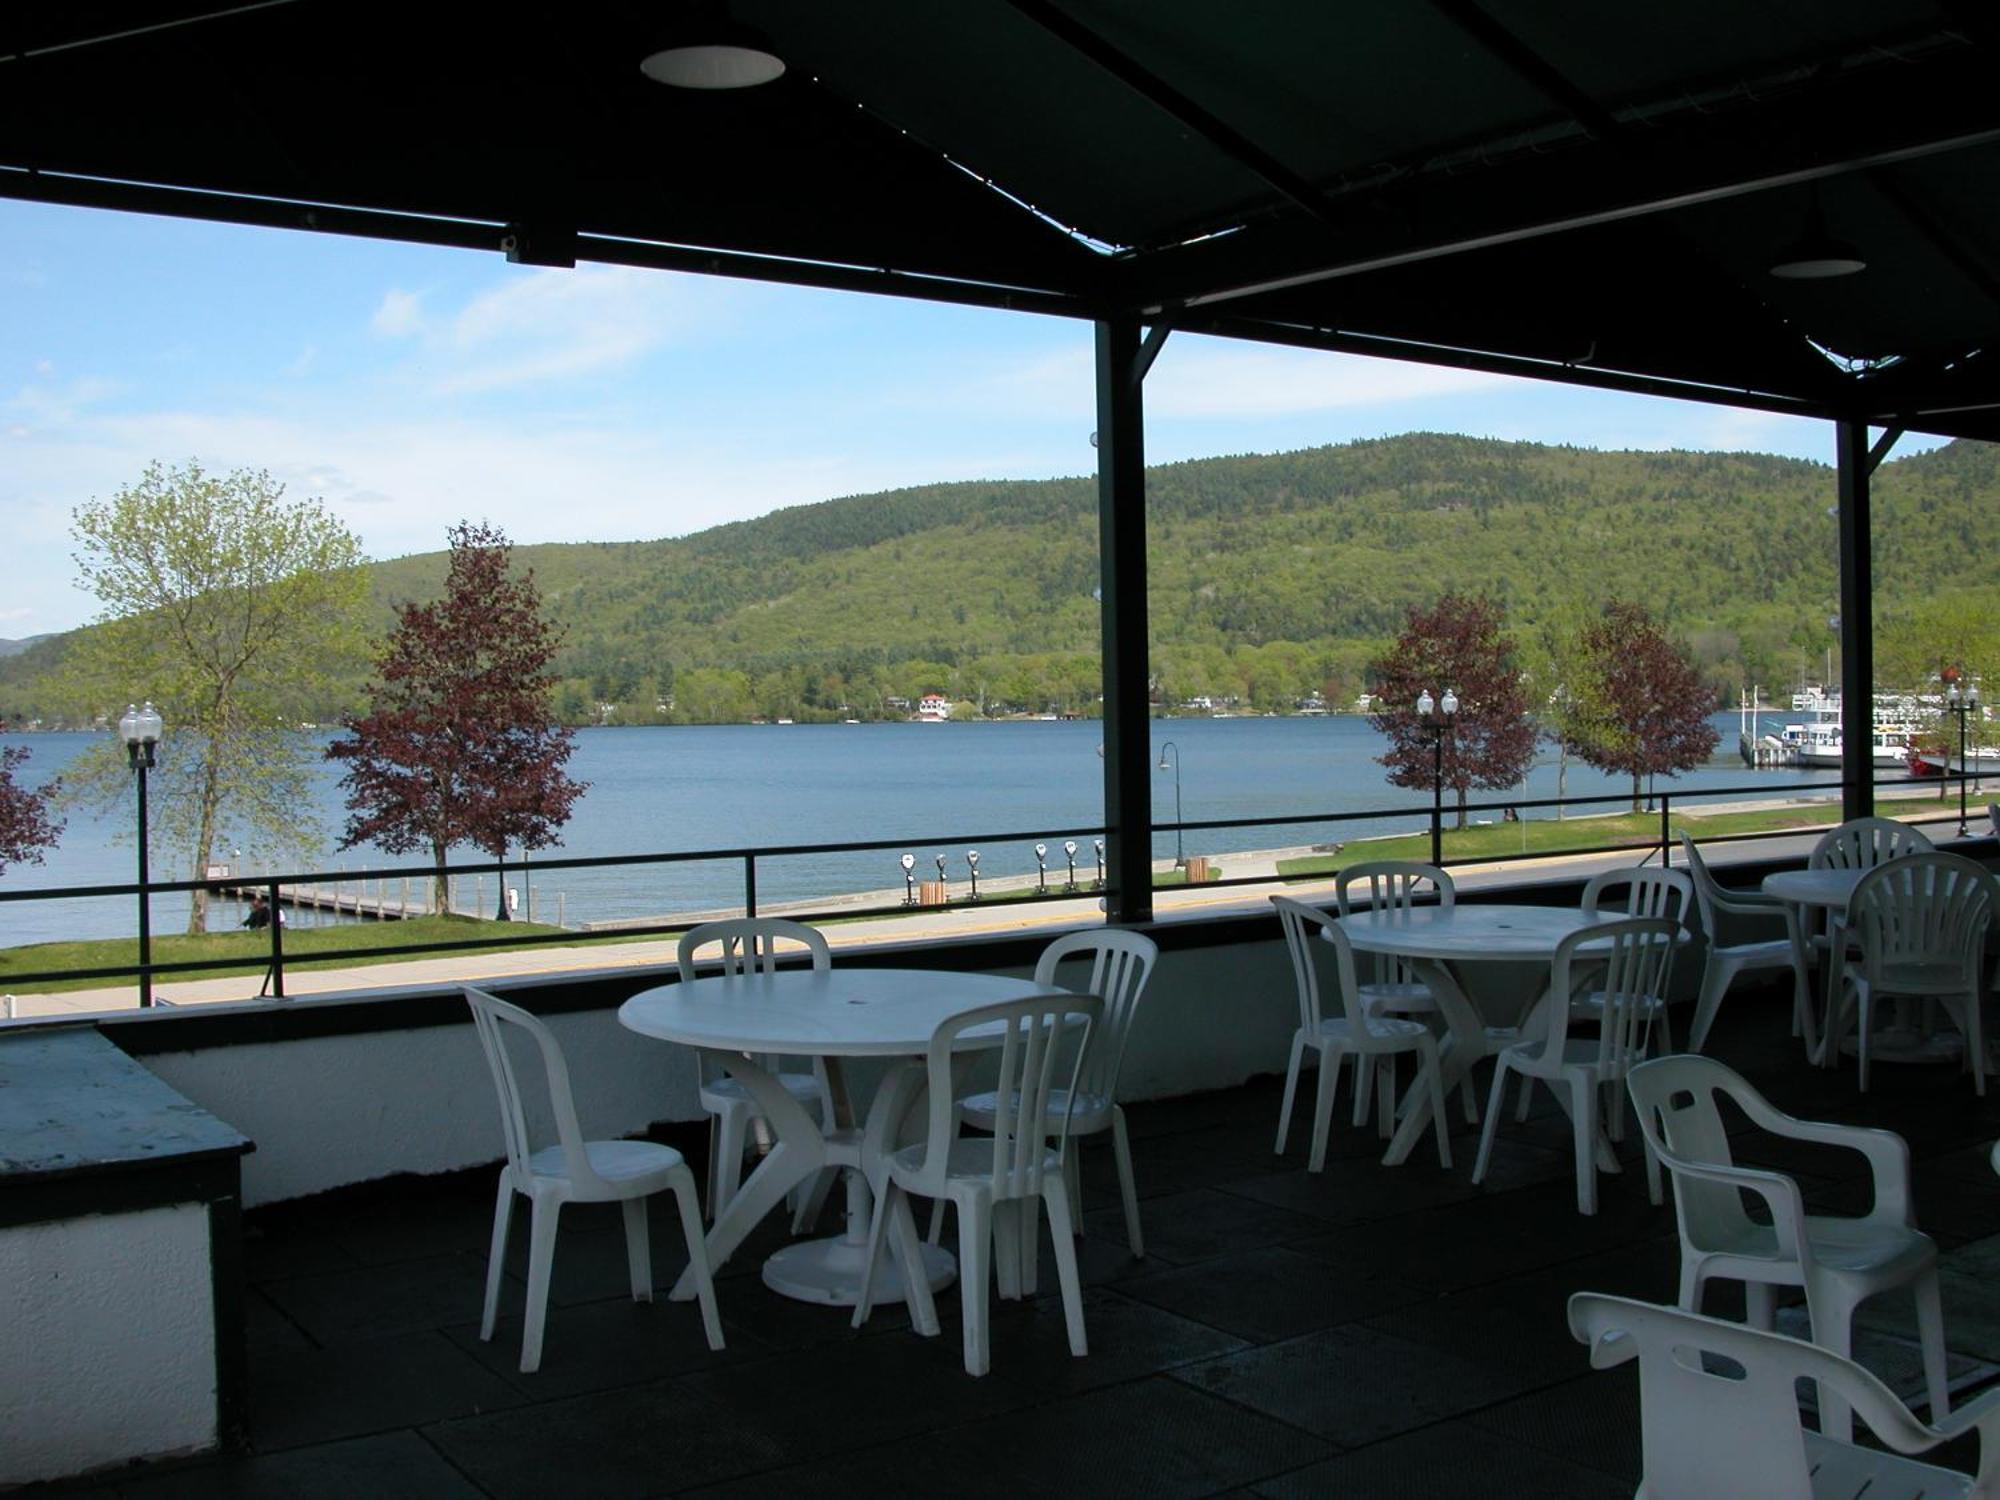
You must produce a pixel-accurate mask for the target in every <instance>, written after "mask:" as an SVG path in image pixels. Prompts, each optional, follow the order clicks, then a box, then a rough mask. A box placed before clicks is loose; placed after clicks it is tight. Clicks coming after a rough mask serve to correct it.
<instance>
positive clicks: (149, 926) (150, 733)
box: [118, 703, 164, 1008]
mask: <svg viewBox="0 0 2000 1500" xmlns="http://www.w3.org/2000/svg"><path fill="white" fill-rule="evenodd" d="M163 727H164V725H163V723H162V721H161V719H160V714H159V710H158V709H156V708H154V707H153V705H152V704H151V703H148V704H147V705H146V706H145V707H144V708H136V707H133V706H132V705H130V704H127V705H126V708H125V712H124V714H123V715H122V716H121V717H120V718H119V720H118V737H119V738H120V739H122V740H123V741H125V756H126V759H127V760H128V761H129V762H130V763H131V766H132V774H133V775H134V776H136V777H137V778H138V780H139V1004H140V1006H141V1007H142V1008H144V1007H148V1006H150V1005H152V1003H153V912H152V893H151V892H150V891H149V890H148V889H147V887H148V886H149V885H151V883H152V878H153V877H152V868H151V863H150V861H149V860H148V859H147V851H146V837H147V828H146V773H147V772H148V771H150V770H152V769H153V765H154V758H153V752H154V747H155V746H156V745H158V744H159V742H160V731H161V729H162V728H163Z"/></svg>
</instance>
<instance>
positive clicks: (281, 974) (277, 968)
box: [266, 880, 285, 1000]
mask: <svg viewBox="0 0 2000 1500" xmlns="http://www.w3.org/2000/svg"><path fill="white" fill-rule="evenodd" d="M266 899H267V900H268V902H269V904H270V908H271V972H270V974H269V976H268V977H269V979H270V982H271V998H272V999H273V1000H282V999H284V998H285V908H284V907H283V906H281V905H279V903H278V882H277V881H275V880H274V881H272V882H271V887H270V893H269V895H268V897H267V898H266Z"/></svg>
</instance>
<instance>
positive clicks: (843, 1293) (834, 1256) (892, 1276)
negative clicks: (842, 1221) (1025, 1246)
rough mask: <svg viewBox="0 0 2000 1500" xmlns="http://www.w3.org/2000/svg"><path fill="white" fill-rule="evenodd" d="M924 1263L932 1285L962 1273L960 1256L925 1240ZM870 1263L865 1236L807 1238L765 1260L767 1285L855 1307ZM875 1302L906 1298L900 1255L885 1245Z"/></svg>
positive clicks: (828, 1303) (787, 1293)
mask: <svg viewBox="0 0 2000 1500" xmlns="http://www.w3.org/2000/svg"><path fill="white" fill-rule="evenodd" d="M923 1255H924V1269H925V1270H926V1271H928V1272H929V1273H930V1274H929V1277H928V1279H929V1281H930V1284H931V1290H932V1291H933V1292H938V1291H942V1290H944V1288H946V1287H948V1286H950V1285H951V1284H952V1282H953V1280H954V1279H956V1277H957V1275H958V1262H957V1261H956V1260H954V1259H953V1258H952V1256H951V1254H950V1253H949V1252H948V1251H944V1250H940V1249H939V1248H938V1247H937V1246H935V1245H931V1244H926V1245H925V1246H924V1247H923ZM867 1263H868V1246H867V1244H866V1242H865V1241H864V1242H862V1243H859V1244H857V1243H856V1242H855V1241H853V1240H850V1239H848V1238H847V1237H846V1236H845V1235H840V1236H836V1237H835V1238H832V1239H824V1240H806V1241H804V1242H802V1243H800V1244H797V1245H787V1246H786V1247H785V1248H784V1249H782V1250H780V1251H778V1252H777V1253H776V1254H774V1255H772V1256H771V1258H770V1259H768V1260H766V1261H765V1262H764V1285H765V1286H767V1287H769V1288H770V1289H771V1290H772V1291H774V1292H777V1293H779V1294H780V1295H781V1296H786V1297H792V1298H796V1299H797V1300H798V1301H800V1302H816V1303H818V1304H819V1305H821V1306H822V1307H852V1306H854V1304H855V1303H857V1302H859V1301H860V1300H861V1276H862V1272H863V1271H864V1270H865V1269H866V1267H867ZM873 1300H874V1302H875V1305H876V1306H878V1307H880V1306H881V1305H883V1304H884V1303H890V1302H901V1301H902V1300H903V1272H902V1268H901V1267H900V1266H899V1265H898V1264H897V1263H896V1257H895V1256H894V1255H893V1254H890V1253H888V1252H887V1251H886V1248H885V1252H884V1254H883V1256H882V1264H881V1265H880V1266H879V1267H878V1268H877V1269H876V1272H875V1292H874V1299H873Z"/></svg>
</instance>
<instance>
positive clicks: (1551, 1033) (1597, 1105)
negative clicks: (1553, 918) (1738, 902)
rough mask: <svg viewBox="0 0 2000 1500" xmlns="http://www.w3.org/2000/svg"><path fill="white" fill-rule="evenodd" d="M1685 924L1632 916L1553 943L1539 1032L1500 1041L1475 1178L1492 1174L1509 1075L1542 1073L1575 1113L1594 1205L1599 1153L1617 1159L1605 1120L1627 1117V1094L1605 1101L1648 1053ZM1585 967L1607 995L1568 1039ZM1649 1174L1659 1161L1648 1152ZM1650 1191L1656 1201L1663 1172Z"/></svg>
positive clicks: (1580, 1178)
mask: <svg viewBox="0 0 2000 1500" xmlns="http://www.w3.org/2000/svg"><path fill="white" fill-rule="evenodd" d="M1679 933H1680V924H1679V923H1678V922H1674V921H1671V920H1669V919H1667V918H1665V917H1627V918H1624V919H1622V920H1619V921H1615V922H1604V923H1600V924H1599V925H1598V926H1596V927H1589V928H1585V929H1583V930H1581V931H1578V932H1573V933H1571V934H1570V935H1569V936H1568V937H1565V938H1564V939H1562V941H1561V942H1559V943H1557V944H1556V952H1555V959H1554V972H1553V979H1552V982H1551V984H1550V987H1549V998H1548V1001H1547V1003H1545V1004H1544V1005H1542V1006H1541V1007H1540V1011H1541V1016H1542V1023H1543V1031H1542V1034H1541V1035H1540V1036H1537V1037H1531V1038H1529V1039H1528V1040H1525V1041H1520V1042H1516V1043H1515V1044H1514V1045H1513V1046H1511V1047H1506V1048H1503V1049H1501V1051H1500V1052H1499V1054H1498V1055H1497V1056H1496V1057H1495V1059H1494V1064H1493V1095H1492V1099H1491V1100H1490V1102H1489V1103H1488V1105H1487V1109H1486V1128H1485V1129H1484V1130H1482V1131H1481V1132H1480V1135H1479V1160H1478V1161H1477V1162H1475V1163H1474V1164H1473V1168H1472V1180H1473V1181H1474V1182H1475V1183H1477V1182H1482V1181H1484V1180H1485V1177H1486V1162H1487V1158H1488V1157H1489V1156H1490V1155H1491V1154H1492V1151H1493V1136H1494V1132H1495V1131H1496V1129H1497V1128H1498V1126H1499V1123H1500V1105H1501V1101H1502V1100H1503V1099H1505V1097H1506V1093H1507V1075H1508V1073H1510V1072H1513V1073H1518V1074H1520V1075H1521V1076H1523V1077H1524V1078H1539V1079H1540V1080H1541V1081H1542V1082H1544V1083H1546V1084H1547V1085H1548V1086H1549V1088H1550V1089H1551V1090H1552V1091H1553V1090H1555V1089H1556V1088H1557V1086H1558V1085H1561V1086H1562V1088H1563V1089H1565V1090H1567V1097H1565V1096H1564V1095H1563V1094H1561V1093H1558V1094H1557V1096H1556V1097H1557V1098H1558V1099H1559V1100H1561V1101H1562V1102H1563V1104H1564V1107H1565V1108H1566V1109H1567V1110H1568V1112H1569V1117H1570V1124H1571V1127H1572V1131H1573V1134H1574V1136H1575V1142H1576V1208H1577V1212H1578V1213H1584V1214H1594V1213H1596V1212H1597V1164H1598V1160H1599V1158H1600V1157H1602V1158H1603V1159H1604V1160H1605V1161H1606V1163H1607V1164H1608V1166H1609V1168H1610V1169H1611V1170H1616V1167H1615V1158H1613V1157H1612V1156H1611V1153H1610V1148H1609V1147H1608V1146H1606V1145H1605V1144H1604V1142H1603V1140H1602V1137H1601V1131H1600V1128H1599V1119H1600V1116H1601V1115H1604V1114H1606V1113H1608V1114H1609V1118H1610V1120H1611V1122H1612V1123H1613V1124H1614V1127H1615V1126H1616V1125H1617V1123H1618V1122H1620V1121H1622V1120H1623V1119H1624V1113H1625V1111H1624V1102H1623V1099H1622V1098H1621V1097H1615V1096H1614V1098H1613V1099H1611V1100H1609V1101H1605V1100H1604V1099H1603V1094H1604V1091H1605V1090H1606V1089H1607V1088H1615V1087H1617V1086H1618V1085H1619V1084H1622V1083H1623V1082H1624V1080H1625V1075H1626V1073H1627V1072H1628V1071H1629V1070H1630V1069H1631V1067H1632V1066H1633V1065H1634V1064H1635V1063H1637V1062H1639V1061H1640V1060H1641V1059H1643V1058H1644V1057H1645V1055H1646V1009H1647V1002H1648V1001H1653V1002H1659V1001H1660V1000H1661V997H1662V996H1664V995H1665V994H1666V992H1667V980H1668V977H1669V975H1670V974H1671V973H1672V970H1673V959H1674V944H1675V941H1676V939H1677V937H1678V935H1679ZM1586 973H1588V975H1589V982H1590V983H1591V984H1592V985H1593V987H1594V988H1595V989H1596V991H1597V993H1598V994H1599V995H1600V996H1601V997H1602V1009H1601V1011H1600V1012H1599V1016H1598V1022H1599V1024H1598V1029H1597V1035H1596V1036H1594V1037H1587V1038H1581V1039H1578V1040H1574V1041H1573V1040H1571V1039H1570V1035H1569V1024H1570V1013H1571V1010H1572V1008H1573V1005H1574V1001H1573V998H1572V997H1573V996H1574V995H1575V994H1576V991H1577V988H1578V986H1579V984H1580V983H1581V982H1582V981H1583V980H1584V977H1585V975H1586ZM1646 1166H1647V1171H1648V1174H1649V1176H1650V1175H1652V1174H1655V1173H1657V1171H1658V1168H1657V1167H1656V1166H1655V1165H1654V1163H1653V1160H1652V1158H1651V1157H1650V1156H1649V1157H1648V1158H1647V1161H1646ZM1653 1188H1654V1192H1653V1199H1654V1201H1655V1202H1658V1201H1659V1196H1660V1195H1659V1186H1658V1181H1657V1178H1655V1180H1654V1183H1653Z"/></svg>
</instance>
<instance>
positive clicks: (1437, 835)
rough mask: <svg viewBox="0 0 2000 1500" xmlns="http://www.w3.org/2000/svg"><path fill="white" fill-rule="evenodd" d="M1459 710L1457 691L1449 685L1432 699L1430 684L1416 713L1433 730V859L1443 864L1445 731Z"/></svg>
mask: <svg viewBox="0 0 2000 1500" xmlns="http://www.w3.org/2000/svg"><path fill="white" fill-rule="evenodd" d="M1457 713H1458V694H1457V693H1455V692H1453V691H1452V690H1451V689H1450V688H1446V689H1445V690H1444V697H1443V698H1441V699H1433V698H1432V697H1431V692H1430V689H1429V688H1425V689H1424V690H1423V692H1421V693H1419V694H1418V695H1417V717H1418V718H1419V719H1420V720H1422V721H1423V725H1424V727H1425V728H1426V729H1428V730H1430V732H1431V863H1432V864H1434V865H1437V866H1439V867H1440V868H1442V867H1443V865H1444V732H1445V730H1446V729H1447V728H1449V727H1450V725H1451V723H1452V720H1453V718H1454V717H1455V716H1456V715H1457Z"/></svg>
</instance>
